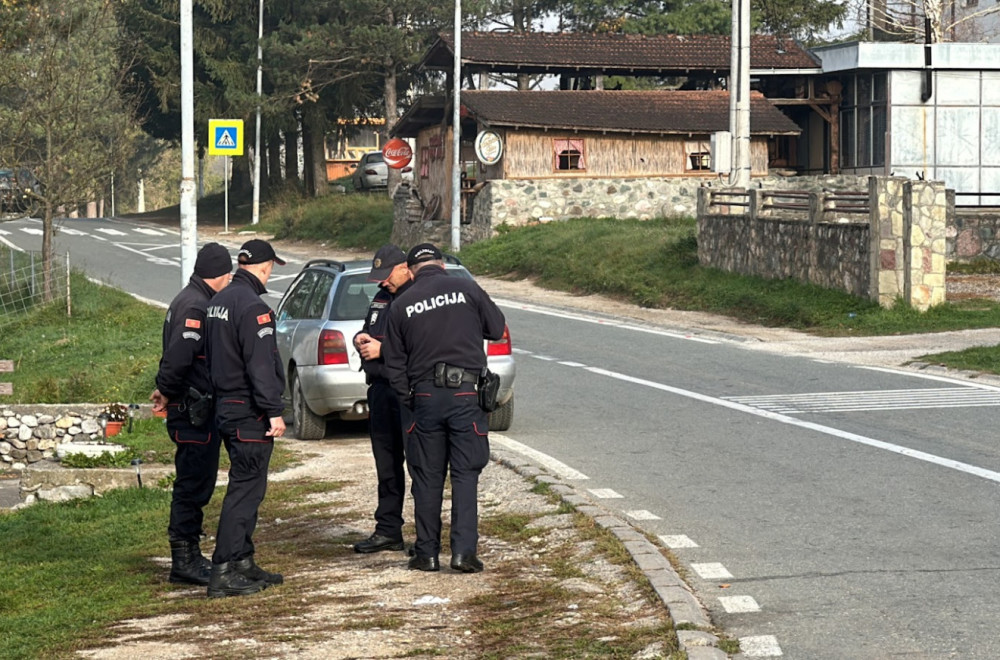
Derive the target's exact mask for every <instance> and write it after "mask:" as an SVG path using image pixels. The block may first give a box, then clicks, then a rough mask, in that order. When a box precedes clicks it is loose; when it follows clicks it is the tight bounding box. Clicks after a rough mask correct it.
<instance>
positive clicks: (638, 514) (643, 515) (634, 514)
mask: <svg viewBox="0 0 1000 660" xmlns="http://www.w3.org/2000/svg"><path fill="white" fill-rule="evenodd" d="M625 515H626V516H628V517H629V518H631V519H632V520H663V518H661V517H659V516H658V515H656V514H655V513H653V512H652V511H646V510H645V509H635V510H633V511H626V512H625Z"/></svg>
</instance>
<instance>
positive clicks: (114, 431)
mask: <svg viewBox="0 0 1000 660" xmlns="http://www.w3.org/2000/svg"><path fill="white" fill-rule="evenodd" d="M124 423H125V422H115V421H111V422H108V426H107V428H105V429H104V435H105V436H107V437H109V438H110V437H111V436H113V435H118V434H119V433H121V430H122V424H124Z"/></svg>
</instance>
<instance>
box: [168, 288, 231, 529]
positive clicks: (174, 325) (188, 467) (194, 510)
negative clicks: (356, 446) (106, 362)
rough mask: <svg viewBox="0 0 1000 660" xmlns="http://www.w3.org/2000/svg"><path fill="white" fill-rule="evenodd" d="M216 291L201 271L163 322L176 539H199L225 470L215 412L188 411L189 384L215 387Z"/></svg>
mask: <svg viewBox="0 0 1000 660" xmlns="http://www.w3.org/2000/svg"><path fill="white" fill-rule="evenodd" d="M214 295H215V291H213V290H212V288H211V287H210V286H208V284H207V283H206V282H205V280H204V279H202V278H201V277H199V276H198V275H192V276H191V279H190V280H189V281H188V284H187V286H185V287H184V288H183V289H181V291H180V293H178V294H177V296H176V297H175V298H174V299H173V301H172V302H171V303H170V308H169V309H168V310H167V316H166V320H165V321H164V322H163V357H161V358H160V369H159V372H158V373H157V374H156V387H157V389H158V390H159V391H160V393H161V394H163V396H165V397H166V398H167V399H168V400H169V402H168V403H167V432H168V433H169V434H170V439H171V440H172V441H173V442H174V444H175V445H176V447H177V451H176V454H175V455H174V467H175V469H176V471H177V475H176V478H175V480H174V487H173V499H172V501H171V504H170V523H169V525H168V527H167V534H168V535H169V537H170V540H171V541H185V542H189V543H197V542H198V540H199V537H200V536H201V534H202V533H203V532H202V522H203V520H204V513H203V511H202V509H203V508H204V507H205V505H207V504H208V502H209V500H211V499H212V492H213V491H214V490H215V481H216V476H217V474H218V471H219V444H220V442H219V433H218V431H217V430H216V428H215V420H214V419H213V415H211V414H210V415H209V419H208V422H207V423H206V424H204V425H202V426H200V427H198V426H194V425H193V424H192V423H191V420H190V418H189V417H188V410H187V406H186V403H187V402H188V393H189V388H192V387H193V388H195V389H196V390H198V391H199V392H201V393H203V394H209V393H211V391H212V385H211V383H210V382H209V376H208V364H207V362H206V361H205V334H204V333H205V308H206V306H207V305H208V302H209V300H211V298H212V297H213V296H214Z"/></svg>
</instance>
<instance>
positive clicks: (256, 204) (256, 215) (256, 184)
mask: <svg viewBox="0 0 1000 660" xmlns="http://www.w3.org/2000/svg"><path fill="white" fill-rule="evenodd" d="M263 40H264V0H260V18H259V20H258V21H257V139H256V141H255V142H254V147H253V163H254V176H253V212H252V214H251V220H252V221H251V224H254V225H255V224H257V223H258V222H260V161H261V158H260V105H261V95H262V87H263V84H262V80H263V78H264V68H263V67H264V51H263V50H262V47H261V43H260V42H261V41H263Z"/></svg>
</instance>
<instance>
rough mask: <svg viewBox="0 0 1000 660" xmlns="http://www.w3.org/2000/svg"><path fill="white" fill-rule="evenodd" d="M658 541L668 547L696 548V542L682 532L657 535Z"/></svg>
mask: <svg viewBox="0 0 1000 660" xmlns="http://www.w3.org/2000/svg"><path fill="white" fill-rule="evenodd" d="M659 539H660V542H661V543H662V544H663V545H665V546H667V547H668V548H670V549H675V548H697V547H698V544H697V543H695V542H694V541H692V540H691V538H690V537H688V536H685V535H684V534H667V535H664V536H660V537H659Z"/></svg>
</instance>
